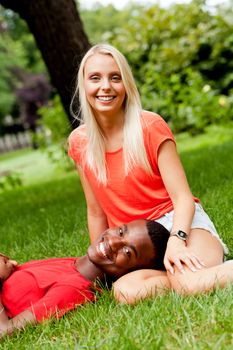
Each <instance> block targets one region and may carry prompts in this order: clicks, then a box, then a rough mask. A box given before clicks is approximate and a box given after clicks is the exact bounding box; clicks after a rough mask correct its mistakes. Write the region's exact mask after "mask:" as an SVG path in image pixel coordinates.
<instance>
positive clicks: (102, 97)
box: [97, 96, 114, 101]
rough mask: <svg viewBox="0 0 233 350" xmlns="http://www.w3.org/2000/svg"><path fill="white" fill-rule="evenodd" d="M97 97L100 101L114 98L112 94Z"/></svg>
mask: <svg viewBox="0 0 233 350" xmlns="http://www.w3.org/2000/svg"><path fill="white" fill-rule="evenodd" d="M97 99H98V100H100V101H111V100H113V99H114V96H97Z"/></svg>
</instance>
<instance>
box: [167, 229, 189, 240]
mask: <svg viewBox="0 0 233 350" xmlns="http://www.w3.org/2000/svg"><path fill="white" fill-rule="evenodd" d="M172 236H176V237H178V238H179V239H182V241H185V242H186V241H187V238H188V235H187V233H185V232H184V231H181V230H178V231H174V232H171V233H170V237H172Z"/></svg>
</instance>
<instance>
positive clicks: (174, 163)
mask: <svg viewBox="0 0 233 350" xmlns="http://www.w3.org/2000/svg"><path fill="white" fill-rule="evenodd" d="M78 94H79V99H80V105H81V109H80V111H77V117H78V118H80V121H81V125H80V126H79V127H78V128H77V129H76V130H74V131H73V132H72V133H71V135H70V137H69V155H70V156H71V157H72V158H73V159H74V161H75V163H76V166H77V170H78V173H79V176H80V180H81V183H82V186H83V190H84V193H85V198H86V203H87V217H88V227H89V232H90V238H91V241H93V240H94V239H95V238H96V237H97V236H98V235H99V234H100V232H102V231H104V230H105V229H107V228H109V227H113V226H116V225H119V224H121V223H122V222H130V221H131V220H135V219H140V218H145V219H150V220H156V221H158V222H160V223H162V224H163V225H164V226H165V227H166V228H167V229H168V230H169V232H170V238H169V240H168V244H167V249H166V253H165V257H164V265H165V268H166V272H161V271H153V270H150V271H146V270H145V271H136V272H134V274H133V275H132V274H131V275H130V274H129V275H127V276H124V277H123V278H122V279H120V280H119V281H118V282H116V284H115V294H116V297H117V298H118V299H119V300H120V301H124V300H127V302H135V301H137V300H138V298H141V297H142V298H143V297H145V296H147V295H149V294H151V293H152V294H153V293H154V292H155V291H156V289H157V288H165V287H166V288H167V287H169V288H170V287H171V288H173V289H175V290H177V291H178V292H181V291H184V290H188V284H187V282H186V281H189V280H191V281H194V283H193V284H191V283H189V286H192V287H191V288H192V289H193V292H196V291H202V290H204V289H205V288H204V284H203V283H204V282H203V283H202V282H200V279H199V278H196V279H195V278H194V276H197V277H198V273H203V274H204V277H203V278H204V279H205V277H206V276H212V280H211V281H209V285H208V286H209V287H208V288H209V289H210V288H212V287H213V286H214V285H215V283H218V279H216V274H215V272H213V273H211V271H212V270H210V271H209V272H208V269H211V268H213V266H217V265H220V264H222V262H223V255H224V252H225V253H226V252H227V248H226V246H225V245H224V243H223V242H222V241H221V240H220V238H219V236H218V234H217V232H216V229H215V227H214V225H213V223H212V222H211V220H210V219H209V217H208V215H207V214H206V213H205V212H204V210H203V208H202V207H201V205H200V202H199V200H198V199H197V198H195V197H194V196H193V195H192V193H191V191H190V188H189V185H188V182H187V179H186V176H185V172H184V170H183V167H182V164H181V162H180V159H179V157H178V154H177V150H176V144H175V139H174V136H173V135H172V133H171V131H170V129H169V127H168V125H167V124H166V123H165V121H164V120H163V119H162V118H161V117H160V116H159V115H157V114H155V113H152V112H148V111H144V110H142V107H141V103H140V97H139V93H138V90H137V87H136V84H135V81H134V78H133V75H132V72H131V70H130V67H129V65H128V63H127V61H126V59H125V57H124V56H123V55H122V54H121V53H120V52H119V51H118V50H117V49H116V48H114V47H112V46H110V45H105V44H100V45H96V46H94V47H92V48H91V49H90V50H89V51H88V52H87V53H86V55H85V56H84V57H83V60H82V62H81V65H80V68H79V72H78V77H77V87H76V90H75V93H74V96H73V100H72V104H71V106H72V105H74V104H75V99H76V98H77V96H78ZM229 265H230V264H229ZM229 265H228V266H229ZM222 266H223V265H222ZM224 266H226V265H224ZM224 268H225V267H224ZM205 274H206V275H205ZM209 274H210V275H209ZM184 275H185V278H183V276H184ZM132 279H133V281H134V282H135V281H137V287H136V286H135V284H134V285H133V287H132ZM227 280H228V279H227ZM195 281H196V282H195ZM198 281H199V282H198ZM224 283H225V282H224ZM224 283H223V284H224ZM147 287H148V288H147ZM145 291H146V292H145ZM189 292H190V288H189ZM122 296H123V297H122Z"/></svg>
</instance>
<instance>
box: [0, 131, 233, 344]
mask: <svg viewBox="0 0 233 350" xmlns="http://www.w3.org/2000/svg"><path fill="white" fill-rule="evenodd" d="M225 131H226V132H223V131H222V129H215V130H214V132H213V129H211V130H208V133H207V134H206V135H202V136H197V137H195V138H190V137H189V136H188V135H181V136H179V137H178V138H177V140H178V148H179V150H180V152H181V158H182V161H183V164H184V166H185V169H186V172H187V176H188V179H189V182H190V185H191V188H192V191H193V193H194V194H195V195H196V196H197V197H200V198H201V201H202V204H203V205H204V207H205V209H206V210H207V212H208V213H209V214H210V216H211V217H212V218H213V219H214V222H215V224H216V226H217V228H218V230H219V232H220V233H221V235H222V237H223V238H224V240H225V242H226V243H227V244H228V246H229V248H230V253H231V254H230V256H231V257H232V256H233V255H232V253H233V235H232V217H233V209H232V208H233V176H232V175H233V136H232V133H231V130H228V129H226V130H225ZM221 135H222V136H221ZM8 156H9V157H5V156H4V157H0V164H1V165H0V166H1V170H2V166H4V167H6V164H8V165H9V164H10V163H9V162H10V161H11V164H12V167H16V166H20V164H26V162H27V161H28V160H30V164H31V166H32V167H35V168H37V166H38V164H40V162H39V159H42V158H43V155H41V154H40V152H38V151H36V152H32V151H29V150H27V151H24V152H23V151H21V152H19V154H17V152H16V153H14V154H9V155H8ZM37 157H38V158H37ZM20 158H21V160H20ZM33 159H34V160H35V161H34V162H31V160H33ZM26 160H27V161H26ZM37 160H38V161H37ZM16 164H17V165H16ZM40 167H41V165H40V166H39V167H38V168H37V171H36V169H34V172H35V173H36V176H37V178H36V179H33V178H32V173H33V171H32V169H31V170H30V167H26V168H24V167H22V168H21V169H23V172H25V173H24V176H26V174H30V176H28V177H27V176H26V178H27V179H28V180H27V182H25V185H24V186H23V187H21V188H18V189H15V190H11V191H6V192H4V193H1V195H0V222H1V226H0V237H1V250H2V251H4V252H6V253H7V254H9V255H11V256H13V257H15V258H16V259H17V260H18V261H19V262H23V261H26V260H30V259H38V258H46V257H52V256H76V255H77V256H80V255H82V254H84V253H85V251H86V248H87V246H88V242H89V240H88V233H87V224H86V206H85V201H84V196H83V193H82V189H81V185H80V183H79V180H78V177H77V175H76V174H75V173H74V172H69V173H66V174H64V173H62V172H61V171H60V172H59V174H58V173H57V170H56V168H54V166H53V165H51V164H50V163H49V162H48V161H45V163H44V165H43V174H46V172H47V175H43V176H40V174H38V169H39V168H40ZM232 292H233V287H231V286H229V287H228V288H226V289H224V290H215V291H213V292H212V293H211V294H209V295H200V296H197V297H181V296H178V295H176V294H174V293H168V294H167V295H165V296H158V297H156V298H154V299H151V300H146V301H144V302H141V303H139V304H138V305H137V306H127V305H117V304H116V303H115V302H114V300H113V299H112V298H111V295H110V293H109V292H106V293H104V294H103V295H101V296H100V297H99V300H98V302H97V303H96V304H87V305H85V306H83V307H79V308H77V310H76V311H75V312H70V313H69V314H67V315H66V316H65V317H63V318H62V319H61V320H59V321H58V322H55V321H53V320H52V321H47V322H45V323H44V324H41V325H38V326H37V327H35V328H34V327H30V326H29V327H27V328H26V330H25V331H24V332H21V333H16V334H15V335H13V336H12V337H9V338H5V339H4V340H1V341H0V348H2V349H33V350H34V349H38V350H39V349H43V350H44V349H75V350H76V349H103V350H108V349H117V350H120V349H124V350H134V349H140V350H141V349H146V350H147V349H153V350H156V349H164V350H165V349H166V350H174V349H182V350H183V349H185V350H186V349H187V350H188V349H190V350H191V349H192V350H199V349H209V350H215V349H216V350H228V349H229V350H231V349H233V336H232V334H233V302H232Z"/></svg>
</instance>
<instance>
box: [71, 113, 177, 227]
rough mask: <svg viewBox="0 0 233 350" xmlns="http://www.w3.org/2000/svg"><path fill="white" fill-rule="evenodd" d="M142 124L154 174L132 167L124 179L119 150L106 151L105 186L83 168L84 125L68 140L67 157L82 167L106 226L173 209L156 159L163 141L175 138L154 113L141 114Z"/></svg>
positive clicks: (89, 171) (158, 214) (85, 166)
mask: <svg viewBox="0 0 233 350" xmlns="http://www.w3.org/2000/svg"><path fill="white" fill-rule="evenodd" d="M141 122H142V128H143V136H144V144H145V147H146V152H147V156H148V159H149V162H150V165H151V167H152V169H153V174H152V175H151V174H147V173H146V172H145V170H144V169H142V168H141V167H140V166H135V167H134V168H133V170H132V171H131V172H130V173H129V174H128V175H127V176H125V171H124V160H123V150H122V148H121V149H119V150H117V151H115V152H106V165H107V169H108V171H107V185H106V186H104V185H102V184H99V183H98V181H97V179H96V176H95V175H94V173H93V172H92V171H91V170H90V168H89V167H88V166H87V165H84V164H85V161H83V160H85V149H86V145H87V142H88V140H87V137H86V127H85V125H81V126H79V127H78V128H77V129H75V130H74V131H73V132H72V133H71V134H70V137H69V155H70V157H72V158H73V160H74V161H75V163H76V164H78V165H80V166H82V167H83V170H84V173H85V176H86V178H87V179H88V181H89V183H90V185H91V187H92V189H93V191H94V194H95V197H96V199H97V201H98V202H99V204H100V206H101V207H102V209H103V210H104V212H105V214H106V216H107V219H108V224H109V227H113V226H118V225H120V224H122V223H128V222H130V221H132V220H136V219H142V218H144V219H151V220H154V219H157V218H159V217H161V216H162V215H164V214H165V213H167V212H169V211H171V210H172V209H173V204H172V201H171V199H170V197H169V195H168V192H167V190H166V188H165V186H164V184H163V180H162V178H161V176H160V172H159V169H158V162H157V160H158V151H159V147H160V146H161V144H162V143H163V142H164V141H166V140H172V141H173V142H175V140H174V136H173V134H172V132H171V130H170V129H169V127H168V125H167V124H166V122H165V121H164V120H163V119H162V118H161V117H160V116H159V115H157V114H155V113H152V112H147V111H143V112H142V117H141Z"/></svg>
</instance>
